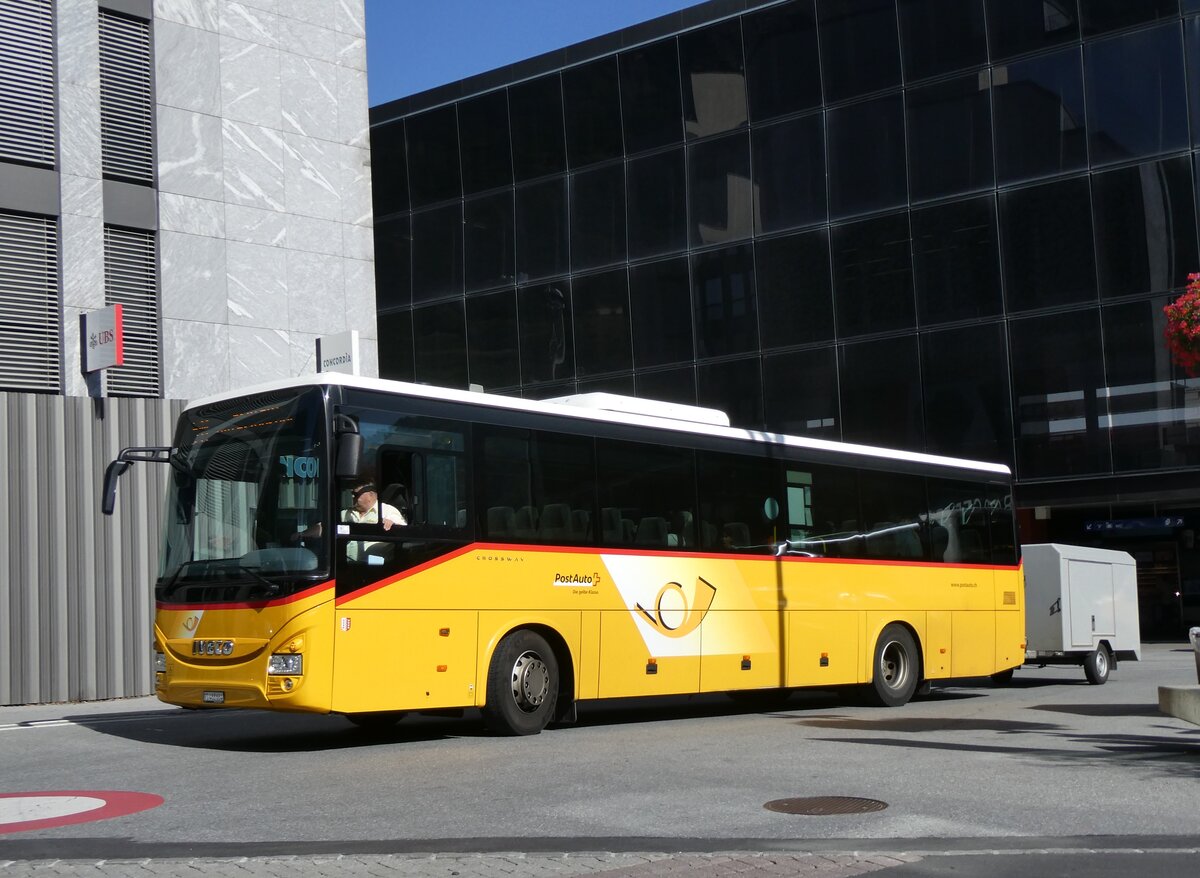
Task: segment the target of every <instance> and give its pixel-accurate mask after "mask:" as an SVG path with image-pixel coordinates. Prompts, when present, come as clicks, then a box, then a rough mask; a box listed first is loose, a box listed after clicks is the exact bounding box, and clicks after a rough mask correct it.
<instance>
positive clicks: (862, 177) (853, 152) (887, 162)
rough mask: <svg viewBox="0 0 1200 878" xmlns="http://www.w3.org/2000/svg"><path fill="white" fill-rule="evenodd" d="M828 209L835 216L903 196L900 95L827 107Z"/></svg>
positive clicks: (905, 186) (879, 206)
mask: <svg viewBox="0 0 1200 878" xmlns="http://www.w3.org/2000/svg"><path fill="white" fill-rule="evenodd" d="M826 125H828V127H829V212H830V214H831V215H832V217H834V218H835V219H836V218H838V217H844V216H852V215H853V214H856V213H867V212H869V211H873V210H882V209H884V208H887V207H895V206H897V205H900V204H903V203H904V202H905V201H907V200H908V175H907V174H906V173H905V167H904V165H905V159H904V104H903V101H902V100H901V97H900V95H888V96H887V97H883V98H878V99H877V100H873V101H866V102H865V103H861V104H854V105H852V106H849V107H840V108H838V109H836V110H830V111H829V112H828V113H827V114H826Z"/></svg>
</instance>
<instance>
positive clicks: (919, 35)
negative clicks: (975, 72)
mask: <svg viewBox="0 0 1200 878" xmlns="http://www.w3.org/2000/svg"><path fill="white" fill-rule="evenodd" d="M899 10H900V35H901V40H900V44H901V46H902V47H903V49H904V78H905V79H906V80H908V81H909V82H912V81H913V80H915V79H924V78H925V77H927V76H937V75H939V74H942V73H950V72H951V71H954V70H962V69H964V68H967V67H977V66H979V65H980V64H986V63H987V57H988V56H987V35H986V30H987V29H986V27H985V26H984V16H983V0H900V7H899Z"/></svg>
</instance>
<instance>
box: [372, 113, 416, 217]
mask: <svg viewBox="0 0 1200 878" xmlns="http://www.w3.org/2000/svg"><path fill="white" fill-rule="evenodd" d="M371 157H372V161H371V196H372V197H371V202H372V205H373V207H374V210H375V216H376V217H381V216H387V215H388V214H390V213H396V212H397V211H400V210H408V157H407V150H406V147H405V144H404V122H403V120H401V119H397V120H396V121H394V122H388V123H386V124H384V125H378V126H376V127H374V128H372V129H371Z"/></svg>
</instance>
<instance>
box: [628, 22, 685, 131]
mask: <svg viewBox="0 0 1200 878" xmlns="http://www.w3.org/2000/svg"><path fill="white" fill-rule="evenodd" d="M618 62H619V65H620V69H621V114H622V116H623V118H624V133H625V150H626V152H628V153H630V154H633V153H637V152H641V151H642V150H645V149H653V148H654V147H656V146H666V145H667V144H669V143H678V142H679V141H681V140H682V139H683V109H682V104H681V100H682V98H681V97H680V93H679V55H678V52H677V50H676V47H675V39H674V38H673V37H672V38H671V39H667V40H662V41H661V42H657V43H651V44H650V45H648V46H641V47H639V48H637V49H630V50H629V51H628V52H623V53H622V54H621V55H619V56H618Z"/></svg>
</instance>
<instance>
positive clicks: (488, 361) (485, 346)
mask: <svg viewBox="0 0 1200 878" xmlns="http://www.w3.org/2000/svg"><path fill="white" fill-rule="evenodd" d="M380 349H381V350H382V345H381V346H380ZM467 353H468V365H469V366H470V367H471V383H473V384H478V385H480V386H482V387H483V389H484V390H487V391H492V390H495V389H497V388H504V387H516V386H517V385H519V384H520V383H521V362H520V355H519V349H518V346H517V296H516V293H515V292H514V291H513V290H505V291H504V292H502V293H495V294H493V295H488V296H475V297H473V298H470V299H467Z"/></svg>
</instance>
